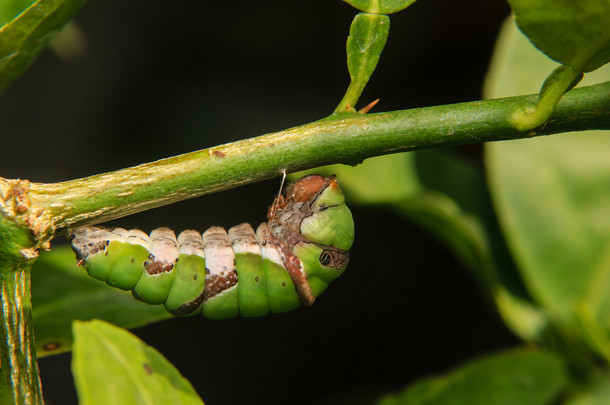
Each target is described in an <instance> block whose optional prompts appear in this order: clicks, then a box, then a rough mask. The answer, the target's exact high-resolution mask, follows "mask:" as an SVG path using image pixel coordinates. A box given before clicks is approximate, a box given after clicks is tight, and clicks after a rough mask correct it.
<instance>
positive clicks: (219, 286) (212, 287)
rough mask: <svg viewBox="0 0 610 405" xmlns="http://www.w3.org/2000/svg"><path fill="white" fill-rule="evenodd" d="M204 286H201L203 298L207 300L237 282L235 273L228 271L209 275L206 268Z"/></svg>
mask: <svg viewBox="0 0 610 405" xmlns="http://www.w3.org/2000/svg"><path fill="white" fill-rule="evenodd" d="M205 272H206V280H205V287H204V288H203V294H204V300H208V299H210V298H212V297H213V296H215V295H216V294H219V293H221V292H223V291H225V290H228V289H229V288H231V287H233V286H234V285H235V284H237V273H236V272H230V273H229V274H226V275H224V276H221V275H209V270H208V269H207V268H206V269H205Z"/></svg>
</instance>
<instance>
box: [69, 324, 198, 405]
mask: <svg viewBox="0 0 610 405" xmlns="http://www.w3.org/2000/svg"><path fill="white" fill-rule="evenodd" d="M72 373H73V375H74V381H75V384H76V391H77V392H78V398H79V403H80V404H81V405H87V404H203V401H202V400H201V398H199V396H198V395H197V392H196V391H195V389H194V388H193V386H192V385H191V384H190V383H189V382H188V381H187V380H186V379H185V378H184V377H182V375H181V374H180V372H179V371H178V370H176V368H174V366H172V364H171V363H170V362H168V361H167V359H166V358H165V357H163V355H161V354H160V353H159V352H158V351H156V350H155V349H154V348H152V347H150V346H148V345H147V344H145V343H143V342H142V341H141V340H140V339H138V338H137V337H136V336H134V335H132V334H131V333H129V332H128V331H126V330H124V329H121V328H118V327H116V326H114V325H111V324H109V323H106V322H103V321H99V320H93V321H89V322H80V321H75V322H74V354H73V357H72Z"/></svg>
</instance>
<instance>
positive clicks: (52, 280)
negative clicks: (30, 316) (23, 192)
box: [32, 246, 171, 356]
mask: <svg viewBox="0 0 610 405" xmlns="http://www.w3.org/2000/svg"><path fill="white" fill-rule="evenodd" d="M75 262H76V260H75V258H74V253H73V252H72V249H70V248H69V247H68V246H63V247H59V248H55V249H53V250H52V251H51V252H44V253H43V254H42V255H41V257H40V259H38V261H37V262H36V263H35V264H34V267H33V268H32V307H33V313H34V325H35V326H34V331H35V334H36V351H37V353H38V356H45V355H49V354H56V353H61V352H65V351H68V350H70V349H71V347H72V331H71V328H72V321H73V320H75V319H81V320H85V319H91V318H99V319H104V320H107V321H109V322H112V323H114V324H116V325H120V326H123V327H126V328H135V327H138V326H143V325H146V324H147V323H152V322H157V321H160V320H164V319H168V318H171V315H169V314H168V313H167V311H165V310H164V309H163V307H162V306H158V305H157V306H154V305H147V304H144V303H142V302H139V301H136V300H135V299H134V298H133V297H132V296H131V294H130V293H128V292H126V291H120V290H117V289H115V288H112V287H110V286H108V285H106V284H105V283H104V282H102V281H98V280H94V279H93V278H91V277H89V276H88V275H87V272H86V271H85V270H84V269H83V268H82V267H77V266H76V265H75Z"/></svg>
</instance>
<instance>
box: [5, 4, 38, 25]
mask: <svg viewBox="0 0 610 405" xmlns="http://www.w3.org/2000/svg"><path fill="white" fill-rule="evenodd" d="M32 3H34V0H2V3H0V27H2V26H3V25H4V24H6V23H7V22H9V21H11V20H12V19H13V18H15V17H17V16H18V15H19V13H21V12H22V11H23V10H25V9H26V8H28V7H29V6H30V5H31V4H32Z"/></svg>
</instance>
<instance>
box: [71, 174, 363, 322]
mask: <svg viewBox="0 0 610 405" xmlns="http://www.w3.org/2000/svg"><path fill="white" fill-rule="evenodd" d="M267 217H268V220H269V222H265V223H262V224H260V226H259V227H258V229H257V230H256V232H255V231H254V229H253V228H252V227H251V226H250V225H249V224H246V223H244V224H240V225H236V226H234V227H232V228H231V229H229V232H228V233H227V231H225V230H224V229H223V228H220V227H212V228H210V229H208V230H207V231H205V232H204V233H203V235H201V234H200V233H199V232H197V231H193V230H187V231H183V232H182V233H180V234H179V235H178V238H176V236H175V234H174V232H173V231H172V230H171V229H169V228H158V229H155V230H153V231H152V232H151V233H150V236H149V235H146V234H145V233H144V232H142V231H140V230H137V229H134V230H130V231H127V230H125V229H122V228H114V229H107V228H101V227H95V226H87V227H81V228H76V229H73V230H72V231H71V232H70V240H71V244H72V249H73V250H74V252H75V253H76V258H77V259H78V264H79V265H80V264H82V266H83V267H84V268H85V269H86V270H87V272H88V273H89V275H90V276H91V277H93V278H96V279H98V280H103V281H106V283H107V284H109V285H111V286H113V287H117V288H120V289H123V290H131V291H132V294H133V296H134V297H135V298H137V299H139V300H142V301H144V302H146V303H148V304H163V305H164V306H165V308H166V309H167V311H169V312H170V313H171V314H174V315H179V316H184V315H193V314H196V313H199V312H201V313H202V314H203V316H205V317H207V318H210V319H228V318H233V317H235V316H237V315H242V316H245V317H257V316H264V315H267V314H269V313H279V312H285V311H290V310H293V309H296V308H298V307H299V306H301V305H305V306H310V305H312V304H313V302H314V300H315V299H316V297H318V296H319V295H320V294H321V293H322V292H323V291H324V290H325V289H326V287H328V285H329V284H330V283H331V282H332V281H333V280H334V279H336V278H337V277H339V276H340V275H341V273H343V271H344V270H345V268H346V267H347V264H348V262H349V253H348V251H349V249H350V247H351V246H352V243H353V241H354V221H353V219H352V214H351V212H350V210H349V208H348V207H347V206H346V205H345V199H344V197H343V193H342V191H341V188H340V187H339V183H338V182H337V179H336V178H335V176H330V177H323V176H320V175H309V176H306V177H303V178H301V179H300V180H298V181H296V182H295V183H294V184H292V185H291V186H289V187H287V189H286V191H285V193H284V195H280V196H278V197H277V198H276V199H275V201H274V203H273V204H272V206H271V208H270V209H269V213H268V215H267Z"/></svg>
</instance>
